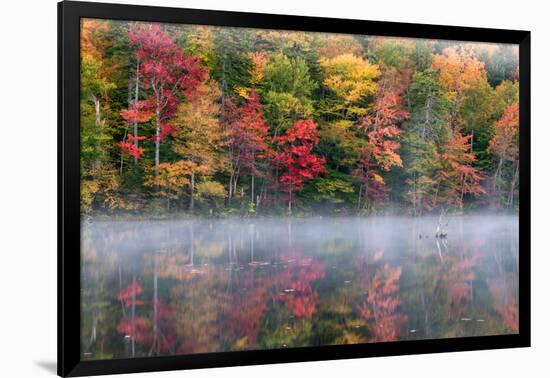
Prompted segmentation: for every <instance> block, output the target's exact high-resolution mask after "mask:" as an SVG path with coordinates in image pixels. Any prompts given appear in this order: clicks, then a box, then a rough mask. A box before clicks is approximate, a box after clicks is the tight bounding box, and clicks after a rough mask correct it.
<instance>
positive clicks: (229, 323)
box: [221, 268, 269, 349]
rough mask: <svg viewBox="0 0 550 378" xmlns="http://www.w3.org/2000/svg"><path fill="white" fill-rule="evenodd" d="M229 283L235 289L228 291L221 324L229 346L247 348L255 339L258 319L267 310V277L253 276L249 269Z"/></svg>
mask: <svg viewBox="0 0 550 378" xmlns="http://www.w3.org/2000/svg"><path fill="white" fill-rule="evenodd" d="M232 285H234V286H235V287H236V288H238V290H233V291H231V292H229V293H228V294H227V298H226V300H225V301H224V306H223V307H224V309H223V322H222V324H221V327H222V328H223V332H224V335H225V340H226V341H227V342H228V344H229V345H232V346H233V347H234V348H236V349H242V348H250V347H252V346H253V345H254V343H255V342H256V338H257V337H258V333H259V332H260V325H261V319H262V317H263V315H264V314H265V312H266V310H267V299H268V297H267V294H268V291H267V285H269V279H268V277H262V279H260V280H258V279H256V277H255V271H254V268H252V269H251V270H249V271H244V272H239V274H238V275H237V277H236V279H235V280H234V281H233V282H232Z"/></svg>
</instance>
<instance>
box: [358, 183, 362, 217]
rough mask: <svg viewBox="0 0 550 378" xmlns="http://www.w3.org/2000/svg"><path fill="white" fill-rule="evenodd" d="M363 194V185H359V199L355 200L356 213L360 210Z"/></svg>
mask: <svg viewBox="0 0 550 378" xmlns="http://www.w3.org/2000/svg"><path fill="white" fill-rule="evenodd" d="M362 194H363V184H360V185H359V197H358V198H357V211H360V210H361V195H362Z"/></svg>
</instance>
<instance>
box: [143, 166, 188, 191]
mask: <svg viewBox="0 0 550 378" xmlns="http://www.w3.org/2000/svg"><path fill="white" fill-rule="evenodd" d="M196 168H197V166H196V164H195V163H193V162H191V161H185V160H180V161H177V162H175V163H161V164H159V165H158V167H157V169H156V170H155V168H154V167H153V168H150V169H149V171H150V172H151V174H150V175H148V176H147V178H146V179H145V185H146V186H151V187H157V188H158V191H157V194H158V195H160V196H163V197H167V198H172V199H176V198H178V197H179V195H180V194H181V193H182V191H183V189H184V188H185V187H186V186H187V185H189V182H190V181H189V175H191V173H193V172H194V171H195V170H196Z"/></svg>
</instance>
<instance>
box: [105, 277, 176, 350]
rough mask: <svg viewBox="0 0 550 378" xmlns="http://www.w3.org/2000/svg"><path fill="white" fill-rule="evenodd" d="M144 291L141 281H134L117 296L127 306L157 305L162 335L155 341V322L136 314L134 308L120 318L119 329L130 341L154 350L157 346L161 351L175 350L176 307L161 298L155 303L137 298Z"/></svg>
mask: <svg viewBox="0 0 550 378" xmlns="http://www.w3.org/2000/svg"><path fill="white" fill-rule="evenodd" d="M142 293H143V289H142V288H141V286H140V285H139V283H137V281H133V282H132V283H131V284H130V285H128V286H127V287H125V288H124V289H122V290H121V291H120V292H119V293H118V294H117V296H116V297H117V299H118V300H120V301H121V302H122V303H123V304H124V306H125V307H130V306H133V307H134V309H135V306H145V305H148V304H149V305H151V307H152V308H153V309H154V308H155V307H156V310H157V316H158V319H157V327H158V330H159V335H160V337H159V338H158V339H157V341H156V342H155V340H154V333H153V327H154V324H153V322H152V321H151V319H149V318H148V317H146V316H135V315H134V313H135V310H134V309H133V310H132V313H131V314H127V315H125V316H123V317H122V319H120V321H119V323H118V325H117V331H118V332H119V333H121V334H124V335H125V336H126V337H127V338H128V339H129V340H130V341H133V342H136V343H142V344H144V345H146V346H148V347H149V350H150V351H152V350H153V348H155V346H156V347H158V351H159V352H160V353H168V352H171V351H173V348H174V344H175V342H176V332H175V329H174V325H173V319H174V314H175V311H174V309H173V308H172V307H170V306H168V305H166V304H164V303H162V302H161V301H160V300H159V301H157V302H156V303H154V301H143V300H139V299H136V296H138V295H140V294H142ZM142 309H143V307H142ZM153 343H155V344H156V343H158V345H153Z"/></svg>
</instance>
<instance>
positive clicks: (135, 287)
mask: <svg viewBox="0 0 550 378" xmlns="http://www.w3.org/2000/svg"><path fill="white" fill-rule="evenodd" d="M141 293H143V289H142V288H141V286H140V285H139V284H138V283H137V281H132V283H131V284H130V285H128V286H126V287H125V288H124V289H122V290H121V291H119V292H118V294H117V296H116V298H117V299H118V300H119V301H122V302H126V301H129V300H131V299H134V298H135V297H136V296H138V295H140V294H141Z"/></svg>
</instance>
